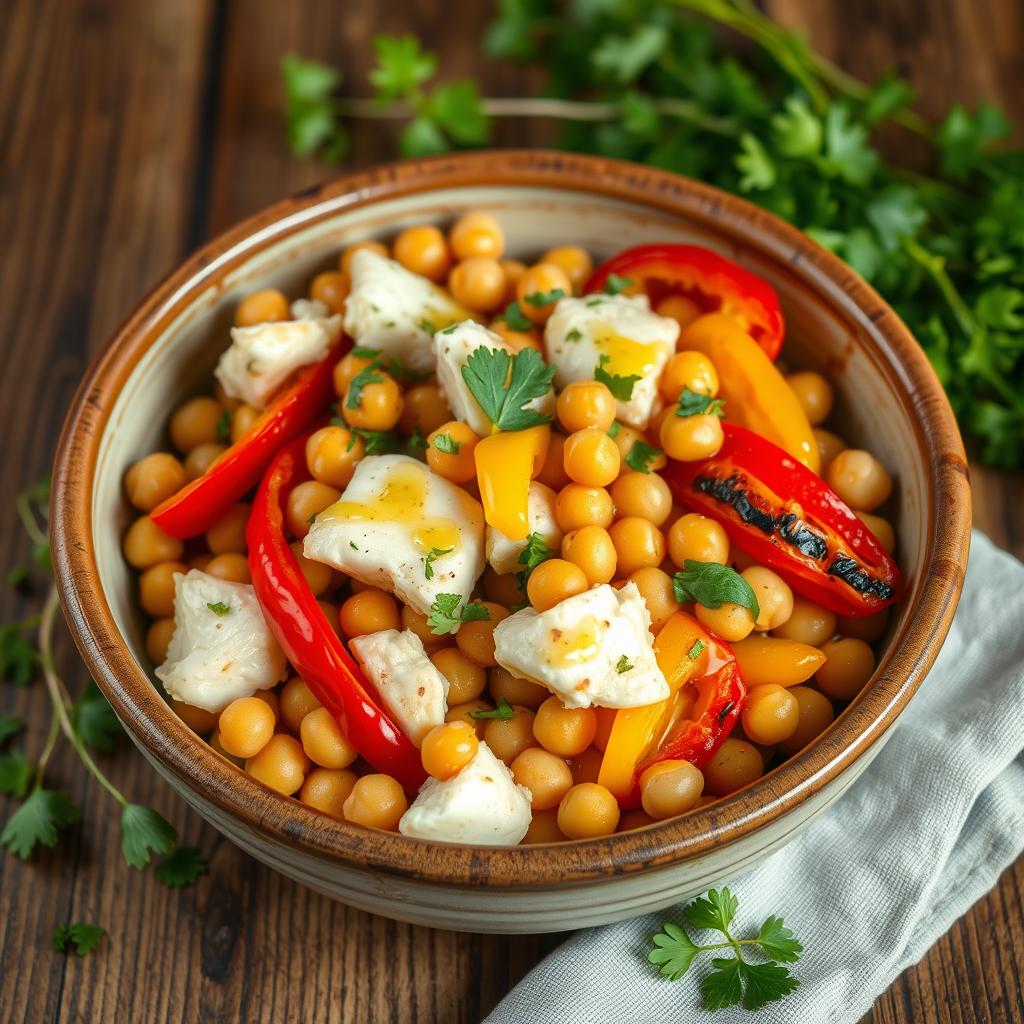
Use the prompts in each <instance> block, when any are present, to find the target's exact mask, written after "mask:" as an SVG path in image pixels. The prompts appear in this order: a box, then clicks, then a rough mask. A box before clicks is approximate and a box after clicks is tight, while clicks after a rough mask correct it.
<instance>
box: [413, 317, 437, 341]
mask: <svg viewBox="0 0 1024 1024" xmlns="http://www.w3.org/2000/svg"><path fill="white" fill-rule="evenodd" d="M416 326H417V327H418V328H419V329H420V330H421V331H422V332H423V333H424V334H429V335H430V336H431V337H433V336H434V335H435V334H436V333H437V326H436V325H435V324H432V323H431V322H430V321H429V320H427V319H426V317H424V318H423V319H421V320H417V321H416Z"/></svg>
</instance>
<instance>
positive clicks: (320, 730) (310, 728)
mask: <svg viewBox="0 0 1024 1024" xmlns="http://www.w3.org/2000/svg"><path fill="white" fill-rule="evenodd" d="M299 738H300V739H301V740H302V749H303V750H304V751H305V752H306V756H307V757H308V758H309V759H310V760H311V761H312V762H313V764H316V765H319V766H320V767H321V768H336V769H340V768H347V767H348V766H349V765H350V764H351V763H352V762H353V761H354V760H355V759H356V758H357V757H358V756H359V751H358V750H356V748H355V747H354V746H352V744H351V743H350V742H349V739H348V737H347V736H346V735H345V734H344V733H343V732H342V731H341V726H339V725H338V723H337V722H336V721H335V719H334V715H332V714H331V713H330V711H328V710H327V708H314V709H313V710H312V711H310V712H309V714H307V715H306V716H305V717H304V718H303V719H302V721H301V722H300V723H299Z"/></svg>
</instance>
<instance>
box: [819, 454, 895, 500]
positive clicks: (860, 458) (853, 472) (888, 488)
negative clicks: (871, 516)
mask: <svg viewBox="0 0 1024 1024" xmlns="http://www.w3.org/2000/svg"><path fill="white" fill-rule="evenodd" d="M825 480H826V482H827V483H828V485H829V487H831V488H832V490H833V491H835V492H836V494H838V495H839V497H840V498H842V499H843V501H845V502H846V504H847V505H849V506H850V508H852V509H855V510H856V511H858V512H874V510H875V509H876V508H878V506H879V505H881V504H882V502H884V501H885V499H886V498H888V497H889V495H890V494H891V493H892V477H891V476H889V474H888V472H887V471H886V469H885V467H884V466H883V465H882V464H881V463H880V462H879V461H878V460H877V459H876V458H875V457H874V456H873V455H872V454H871V453H870V452H865V451H861V450H860V449H857V448H847V449H846V450H845V451H841V452H840V453H839V454H838V455H837V456H836V457H835V458H834V459H833V460H832V461H831V462H830V463H829V466H828V469H827V470H826V471H825Z"/></svg>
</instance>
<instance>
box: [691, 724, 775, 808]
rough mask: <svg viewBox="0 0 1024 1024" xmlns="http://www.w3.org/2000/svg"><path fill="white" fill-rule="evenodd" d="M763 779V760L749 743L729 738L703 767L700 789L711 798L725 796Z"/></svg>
mask: <svg viewBox="0 0 1024 1024" xmlns="http://www.w3.org/2000/svg"><path fill="white" fill-rule="evenodd" d="M762 775H764V759H763V758H762V757H761V752H760V751H759V750H758V749H757V747H755V746H754V744H753V743H747V742H746V740H738V739H736V738H735V737H733V736H730V737H729V738H728V739H727V740H726V741H725V742H724V743H723V744H722V745H721V746H720V747H719V748H718V751H717V752H716V753H715V754H714V755H713V756H712V757H711V759H710V760H709V761H708V763H707V764H706V765H705V766H704V785H705V787H706V789H707V791H708V792H709V793H711V794H712V795H713V796H728V795H729V794H730V793H735V792H736V790H737V789H742V788H743V787H744V786H746V785H749V784H750V783H751V782H754V781H755V780H756V779H759V778H760V777H761V776H762Z"/></svg>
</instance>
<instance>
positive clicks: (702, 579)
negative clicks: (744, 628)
mask: <svg viewBox="0 0 1024 1024" xmlns="http://www.w3.org/2000/svg"><path fill="white" fill-rule="evenodd" d="M672 582H673V588H674V590H675V594H676V600H677V601H678V602H679V603H680V604H686V603H687V602H688V601H696V602H697V604H701V605H703V606H704V607H705V608H721V607H722V605H723V604H738V605H742V606H743V607H744V608H747V609H749V610H750V614H751V615H753V616H754V620H755V621H756V620H757V618H758V617H759V616H760V614H761V608H760V606H759V605H758V603H757V595H756V594H755V593H754V588H753V587H752V586H751V585H750V584H749V583H748V582H747V581H746V580H745V579H744V578H743V577H742V576H741V575H740V574H739V573H738V572H736V570H735V569H730V568H729V566H727V565H722V564H721V563H720V562H695V561H694V560H693V559H692V558H688V559H686V561H685V562H683V569H682V571H681V572H677V573H676V574H675V576H674V577H673V579H672ZM697 653H698V654H699V653H700V651H698V652H697Z"/></svg>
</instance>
